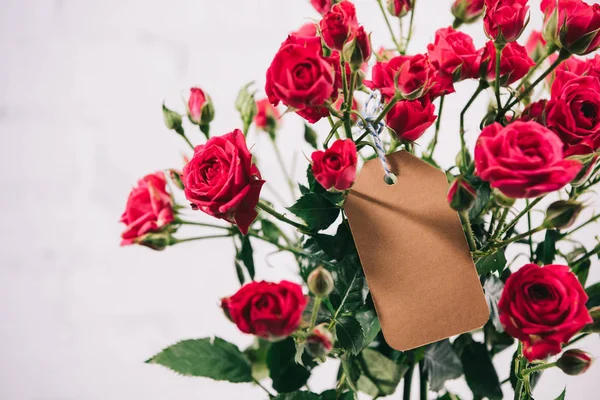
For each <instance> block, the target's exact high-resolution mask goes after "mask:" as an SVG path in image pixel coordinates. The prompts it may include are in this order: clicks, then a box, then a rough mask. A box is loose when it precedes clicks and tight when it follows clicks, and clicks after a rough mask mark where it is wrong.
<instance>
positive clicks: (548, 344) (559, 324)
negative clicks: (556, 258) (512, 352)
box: [498, 264, 592, 361]
mask: <svg viewBox="0 0 600 400" xmlns="http://www.w3.org/2000/svg"><path fill="white" fill-rule="evenodd" d="M587 301H588V296H587V294H586V293H585V290H584V289H583V287H582V286H581V283H580V282H579V280H578V279H577V277H576V276H575V274H573V272H571V269H570V268H569V267H568V266H566V265H545V266H543V267H540V266H539V265H537V264H527V265H524V266H523V267H521V268H520V269H519V270H517V271H516V272H514V273H513V274H512V275H510V276H509V277H508V279H507V280H506V283H505V285H504V289H503V291H502V296H501V297H500V301H499V302H498V310H499V315H500V322H501V323H502V325H503V326H504V329H505V330H506V333H508V334H509V335H511V336H512V337H514V338H517V339H519V340H520V341H521V342H522V343H523V355H524V356H525V357H526V358H527V359H528V360H529V361H533V360H542V359H544V358H546V357H548V356H549V355H554V354H558V353H560V351H561V348H562V345H563V344H565V343H568V342H569V340H570V339H571V337H572V336H573V335H574V334H576V333H577V332H579V331H580V330H581V329H582V328H583V327H584V326H586V325H588V324H590V323H592V318H591V317H590V314H589V312H588V310H587V308H586V307H585V303H586V302H587Z"/></svg>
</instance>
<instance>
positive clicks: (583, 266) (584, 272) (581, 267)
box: [571, 259, 592, 287]
mask: <svg viewBox="0 0 600 400" xmlns="http://www.w3.org/2000/svg"><path fill="white" fill-rule="evenodd" d="M591 265H592V262H591V261H590V260H589V259H588V260H585V261H583V262H582V263H579V264H577V266H576V267H575V268H573V269H572V270H571V271H572V272H573V273H574V274H575V275H577V279H579V283H581V286H583V287H585V284H586V283H587V279H588V275H589V274H590V267H591Z"/></svg>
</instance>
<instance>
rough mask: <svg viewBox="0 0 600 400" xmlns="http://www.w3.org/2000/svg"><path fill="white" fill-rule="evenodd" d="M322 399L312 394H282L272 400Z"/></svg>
mask: <svg viewBox="0 0 600 400" xmlns="http://www.w3.org/2000/svg"><path fill="white" fill-rule="evenodd" d="M321 399H322V398H321V397H320V396H319V395H318V394H316V393H313V392H293V393H283V394H280V395H279V396H277V397H275V398H274V399H273V400H321Z"/></svg>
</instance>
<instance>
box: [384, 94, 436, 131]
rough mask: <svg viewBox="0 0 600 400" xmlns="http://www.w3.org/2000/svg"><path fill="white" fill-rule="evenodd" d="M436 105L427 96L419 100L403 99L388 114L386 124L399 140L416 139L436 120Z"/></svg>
mask: <svg viewBox="0 0 600 400" xmlns="http://www.w3.org/2000/svg"><path fill="white" fill-rule="evenodd" d="M436 118H437V117H436V115H435V106H434V105H433V103H432V102H431V100H429V98H428V97H427V96H426V97H424V98H422V99H418V100H412V101H411V100H401V101H399V102H398V103H396V105H395V106H394V107H393V108H392V109H391V110H390V112H389V113H388V114H387V115H386V118H385V122H386V125H387V126H388V127H389V128H390V129H391V130H393V131H394V133H395V136H396V138H397V139H398V140H409V141H411V142H412V141H415V140H417V139H418V138H420V137H421V136H422V135H423V133H425V131H426V130H427V128H429V127H430V126H431V125H433V123H434V122H435V120H436Z"/></svg>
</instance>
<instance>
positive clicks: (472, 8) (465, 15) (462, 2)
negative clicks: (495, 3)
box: [451, 0, 485, 24]
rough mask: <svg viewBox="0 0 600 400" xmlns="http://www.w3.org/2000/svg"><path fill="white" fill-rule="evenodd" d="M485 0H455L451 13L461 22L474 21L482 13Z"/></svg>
mask: <svg viewBox="0 0 600 400" xmlns="http://www.w3.org/2000/svg"><path fill="white" fill-rule="evenodd" d="M484 3H485V0H455V1H454V3H453V4H452V9H451V11H452V15H454V17H455V18H456V19H458V20H459V21H461V22H465V23H467V24H468V23H471V22H474V21H475V20H476V19H477V18H479V16H480V15H481V14H482V13H483V5H484Z"/></svg>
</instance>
